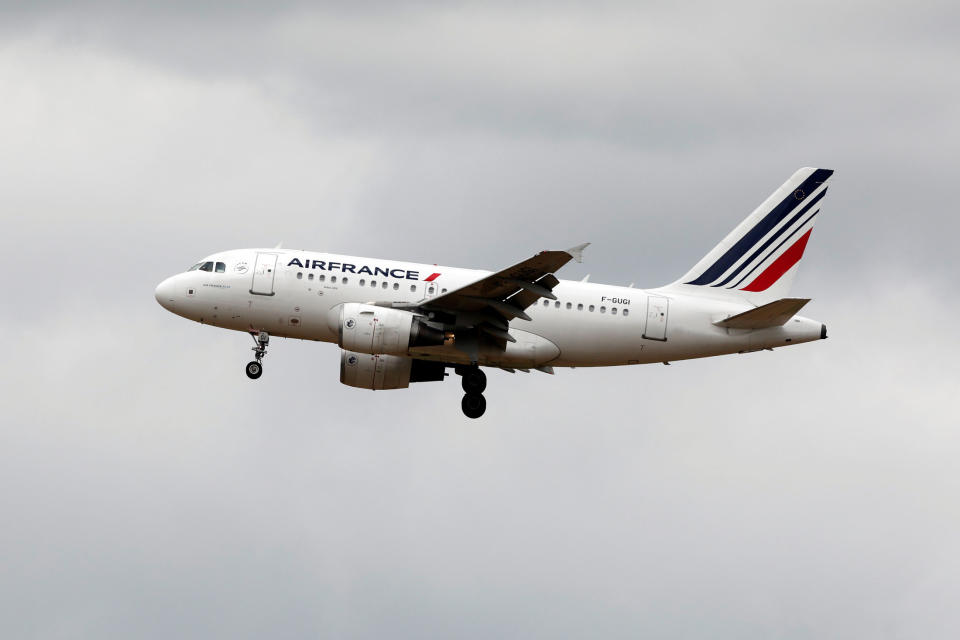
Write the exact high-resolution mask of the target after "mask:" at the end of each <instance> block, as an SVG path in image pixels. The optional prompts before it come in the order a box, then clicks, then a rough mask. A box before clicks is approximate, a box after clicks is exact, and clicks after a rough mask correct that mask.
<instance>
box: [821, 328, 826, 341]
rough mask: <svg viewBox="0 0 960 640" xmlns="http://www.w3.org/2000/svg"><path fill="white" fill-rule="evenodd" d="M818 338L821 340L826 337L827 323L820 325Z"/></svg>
mask: <svg viewBox="0 0 960 640" xmlns="http://www.w3.org/2000/svg"><path fill="white" fill-rule="evenodd" d="M820 339H821V340H826V339H827V325H825V324H821V325H820Z"/></svg>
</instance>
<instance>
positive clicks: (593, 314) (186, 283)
mask: <svg viewBox="0 0 960 640" xmlns="http://www.w3.org/2000/svg"><path fill="white" fill-rule="evenodd" d="M264 256H266V257H267V258H270V257H271V256H276V258H277V259H276V263H275V266H273V268H271V269H270V270H269V271H267V269H266V267H265V266H264V265H265V264H266V265H267V266H270V264H271V263H270V261H269V260H268V261H267V262H264V259H263V258H264ZM270 259H271V260H272V258H270ZM206 260H208V261H213V262H218V263H223V264H224V265H225V267H224V268H223V271H222V272H219V273H218V272H215V271H209V272H208V271H200V270H193V271H188V272H185V273H181V274H178V275H175V276H173V277H171V278H168V279H167V280H165V281H164V282H163V283H161V284H160V286H159V287H157V291H156V297H157V300H158V301H159V302H160V304H161V305H163V306H164V307H165V308H167V309H168V310H170V311H172V312H174V313H176V314H178V315H180V316H183V317H185V318H189V319H191V320H195V321H197V322H201V323H203V324H209V325H213V326H217V327H222V328H225V329H233V330H236V331H244V332H258V331H266V332H268V333H269V334H270V335H273V336H283V337H288V338H300V339H304V340H318V341H323V342H334V343H336V342H338V339H339V327H338V326H337V320H336V319H335V317H338V316H337V314H336V309H339V308H340V305H342V304H344V303H350V302H357V303H364V304H377V305H390V304H392V303H409V304H415V303H418V302H422V301H424V300H426V299H429V298H431V297H435V296H438V295H441V294H443V293H446V292H447V291H453V290H455V289H458V288H459V287H462V286H465V285H468V284H470V283H472V282H474V281H476V280H478V279H480V278H482V277H484V276H486V275H487V274H489V273H490V272H487V271H479V270H474V269H458V268H453V267H443V266H436V265H425V264H416V263H408V262H397V261H391V260H378V259H369V258H359V257H352V256H342V255H334V254H326V253H316V252H309V251H294V250H287V249H248V250H234V251H225V252H222V253H218V254H215V255H213V256H211V257H209V258H207V259H206ZM258 270H259V273H258ZM435 274H439V275H435ZM431 276H433V278H432V279H430V278H431ZM553 294H554V295H555V296H556V300H545V299H541V300H539V301H537V303H535V304H533V305H532V306H530V307H529V308H527V309H526V313H527V315H528V316H529V317H530V320H529V321H528V320H522V319H514V320H512V321H511V322H510V327H509V332H510V334H511V335H512V336H513V337H515V338H516V343H510V344H508V345H507V349H506V351H487V352H481V353H480V354H479V358H478V362H477V363H478V364H480V365H482V366H505V367H521V368H526V367H537V366H544V365H551V366H560V367H593V366H611V365H624V364H643V363H650V362H667V361H671V360H682V359H688V358H702V357H708V356H715V355H721V354H726V353H738V352H744V351H755V350H759V349H768V348H775V347H782V346H787V345H791V344H797V343H801V342H809V341H812V340H817V339H819V338H821V337H822V335H823V334H822V325H821V324H820V323H819V322H816V321H813V320H810V319H807V318H803V317H800V316H795V317H793V318H791V319H790V320H789V321H788V322H787V323H786V324H784V325H783V326H777V327H771V328H766V329H759V330H737V329H725V328H721V327H718V326H715V325H714V324H713V323H714V322H717V321H720V320H723V319H725V318H728V317H730V316H733V315H736V314H738V313H741V312H743V311H747V310H749V309H750V308H752V307H750V306H749V305H747V304H746V303H744V302H739V301H731V300H727V299H722V298H710V297H704V296H693V295H682V294H678V293H676V292H673V291H667V290H664V289H651V290H643V289H634V288H629V287H619V286H614V285H605V284H599V283H587V282H573V281H569V280H561V281H560V283H559V284H558V285H557V286H556V287H555V288H554V289H553ZM409 355H410V356H413V357H416V358H420V359H424V360H435V361H442V362H450V363H461V364H468V363H469V362H470V358H469V357H468V356H467V354H466V353H464V352H463V351H461V350H460V349H458V348H457V346H456V340H455V337H454V338H453V339H452V340H450V343H449V344H446V345H444V346H436V347H422V348H416V347H415V348H412V349H411V351H410V354H409Z"/></svg>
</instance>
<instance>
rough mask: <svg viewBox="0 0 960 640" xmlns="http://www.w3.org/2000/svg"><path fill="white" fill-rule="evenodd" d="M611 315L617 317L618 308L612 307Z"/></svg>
mask: <svg viewBox="0 0 960 640" xmlns="http://www.w3.org/2000/svg"><path fill="white" fill-rule="evenodd" d="M610 315H614V316H615V315H617V308H616V307H610Z"/></svg>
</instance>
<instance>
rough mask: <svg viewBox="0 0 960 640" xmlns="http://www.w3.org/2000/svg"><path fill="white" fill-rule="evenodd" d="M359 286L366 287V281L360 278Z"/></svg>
mask: <svg viewBox="0 0 960 640" xmlns="http://www.w3.org/2000/svg"><path fill="white" fill-rule="evenodd" d="M360 286H361V287H365V286H367V281H366V280H364V279H363V278H360Z"/></svg>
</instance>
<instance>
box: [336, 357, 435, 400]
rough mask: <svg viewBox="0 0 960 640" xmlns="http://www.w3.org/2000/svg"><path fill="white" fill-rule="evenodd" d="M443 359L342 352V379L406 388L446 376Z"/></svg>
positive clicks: (349, 382) (370, 386)
mask: <svg viewBox="0 0 960 640" xmlns="http://www.w3.org/2000/svg"><path fill="white" fill-rule="evenodd" d="M445 368H446V367H445V365H444V364H443V363H442V362H430V361H428V360H415V359H413V358H405V357H403V356H391V355H386V354H381V355H371V354H369V353H356V352H353V351H347V350H343V351H341V352H340V382H342V383H343V384H345V385H347V386H349V387H357V388H359V389H373V390H375V391H379V390H382V389H406V388H407V387H409V386H410V383H411V382H435V381H440V380H443V379H444V377H445V376H446V373H445V371H444V369H445Z"/></svg>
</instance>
